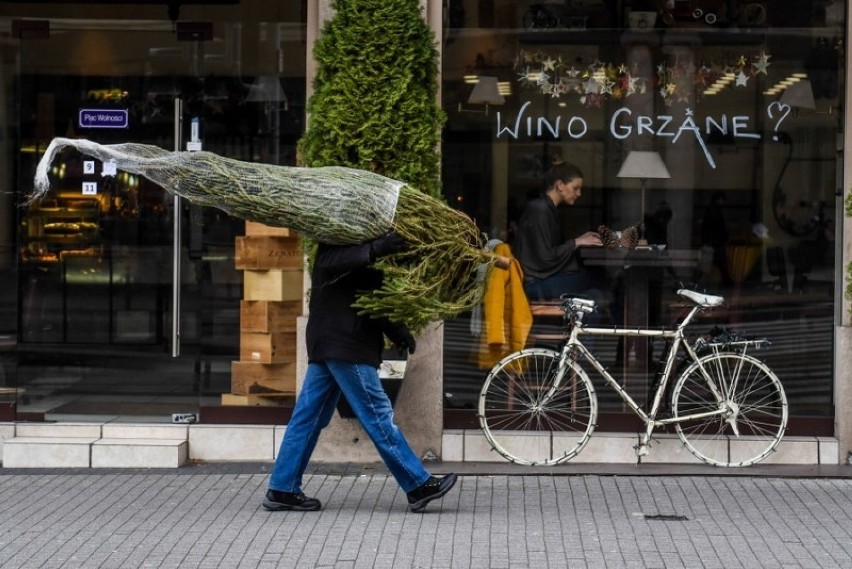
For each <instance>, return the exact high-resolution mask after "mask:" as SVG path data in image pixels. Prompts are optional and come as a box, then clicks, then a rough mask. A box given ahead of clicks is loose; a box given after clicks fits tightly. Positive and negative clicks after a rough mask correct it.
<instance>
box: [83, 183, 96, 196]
mask: <svg viewBox="0 0 852 569" xmlns="http://www.w3.org/2000/svg"><path fill="white" fill-rule="evenodd" d="M83 195H84V196H96V195H98V183H97V182H83Z"/></svg>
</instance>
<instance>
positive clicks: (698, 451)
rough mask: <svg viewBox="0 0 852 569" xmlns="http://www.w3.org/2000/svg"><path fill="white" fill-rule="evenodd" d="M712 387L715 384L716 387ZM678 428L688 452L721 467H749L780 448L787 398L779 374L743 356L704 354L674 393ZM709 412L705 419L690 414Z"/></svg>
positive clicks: (785, 421)
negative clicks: (777, 375) (776, 448)
mask: <svg viewBox="0 0 852 569" xmlns="http://www.w3.org/2000/svg"><path fill="white" fill-rule="evenodd" d="M711 385H712V387H711ZM672 409H673V412H674V417H675V418H677V419H680V421H679V422H677V423H675V430H676V431H677V434H678V436H680V438H681V440H682V441H683V443H684V444H685V445H686V448H687V449H689V452H691V453H692V454H694V455H695V456H697V457H698V458H699V459H701V460H703V461H704V462H707V463H709V464H713V465H716V466H748V465H750V464H754V463H755V462H758V461H760V460H763V459H764V458H766V457H767V456H768V455H769V453H771V452H772V451H773V450H775V447H776V446H778V442H779V441H780V440H781V437H782V436H784V431H785V429H786V428H787V397H786V395H785V394H784V388H783V387H782V386H781V382H780V381H779V380H778V378H777V377H776V376H775V374H774V373H772V371H771V370H770V369H769V368H768V367H767V366H766V365H765V364H764V363H762V362H760V361H759V360H757V359H755V358H753V357H751V356H746V355H743V354H736V353H719V354H709V355H706V356H703V357H701V358H699V359H698V360H697V361H695V362H694V363H693V364H692V365H690V366H689V367H688V368H687V369H686V371H685V372H683V374H682V375H681V376H680V378H679V379H678V381H677V384H676V385H675V388H674V391H673V393H672ZM700 414H705V416H704V417H696V418H692V419H691V418H690V417H691V416H695V415H700Z"/></svg>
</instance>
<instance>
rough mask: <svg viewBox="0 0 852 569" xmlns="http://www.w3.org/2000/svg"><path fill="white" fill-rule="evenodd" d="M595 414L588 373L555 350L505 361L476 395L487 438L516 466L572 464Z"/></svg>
mask: <svg viewBox="0 0 852 569" xmlns="http://www.w3.org/2000/svg"><path fill="white" fill-rule="evenodd" d="M560 366H562V367H563V370H562V373H560ZM597 412H598V405H597V398H596V396H595V390H594V387H593V386H592V382H591V381H589V377H588V375H586V372H585V371H583V369H582V368H581V367H580V366H579V365H577V363H576V362H573V361H570V360H568V359H567V358H566V359H565V360H564V361H563V360H562V357H561V354H560V353H559V352H555V351H553V350H547V349H542V348H531V349H526V350H521V351H519V352H516V353H514V354H511V355H509V356H507V357H505V358H503V359H502V360H501V361H499V362H498V363H497V364H496V365H495V366H494V367H493V368H492V369H491V371H490V372H489V373H488V377H487V378H486V379H485V384H484V385H483V386H482V391H481V392H480V394H479V414H478V416H479V425H480V426H481V427H482V432H483V433H484V434H485V438H486V439H487V440H488V442H489V443H490V444H491V447H492V448H493V449H494V450H495V451H497V452H498V453H500V454H501V455H502V456H503V457H504V458H506V459H507V460H509V461H511V462H515V463H519V464H529V465H547V466H550V465H554V464H559V463H561V462H565V461H566V460H570V459H571V458H573V457H574V456H576V455H577V453H579V452H580V451H581V450H582V449H583V447H584V446H586V443H587V442H588V441H589V437H590V436H591V434H592V431H593V430H594V427H595V420H596V418H597Z"/></svg>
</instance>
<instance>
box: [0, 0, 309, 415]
mask: <svg viewBox="0 0 852 569" xmlns="http://www.w3.org/2000/svg"><path fill="white" fill-rule="evenodd" d="M296 15H297V16H298V14H296ZM198 29H200V30H201V32H200V35H196V36H193V35H192V34H190V35H189V36H186V35H182V34H181V33H180V28H178V29H177V30H176V29H175V26H174V25H173V24H172V23H170V22H167V21H117V20H109V21H93V20H58V21H57V20H54V21H52V22H51V25H50V33H49V36H47V37H38V38H31V39H27V38H24V39H22V40H21V42H20V46H19V51H18V55H19V58H20V63H19V71H18V75H17V76H16V84H15V86H14V87H15V88H14V93H15V97H16V99H15V102H16V105H17V109H18V116H20V117H21V120H20V125H19V128H20V141H21V142H20V146H19V148H17V152H16V155H15V166H16V171H17V184H18V187H17V188H16V193H18V195H19V196H20V197H21V198H22V199H23V198H24V197H25V195H26V194H27V193H28V192H29V191H30V188H31V187H32V178H33V175H34V173H35V166H36V164H37V162H38V160H39V159H40V158H41V155H42V153H43V151H44V149H45V148H46V146H47V144H48V143H49V142H50V140H51V139H52V138H53V137H56V136H65V137H72V138H75V137H80V138H87V139H90V140H93V141H96V142H99V143H103V144H114V143H123V142H136V143H144V144H152V145H157V146H159V147H161V148H166V149H169V150H171V149H174V145H175V142H174V131H175V113H174V109H175V100H176V99H180V100H181V101H182V102H183V107H182V108H183V113H182V115H181V120H182V124H183V127H182V132H181V135H182V137H183V140H184V141H186V140H188V139H189V136H190V124H191V122H192V120H193V119H197V120H198V122H199V125H200V135H201V136H200V138H201V141H202V144H203V149H204V150H209V151H212V152H215V153H218V154H221V155H224V156H229V157H233V158H237V159H241V160H247V161H262V162H270V163H277V164H290V165H292V164H294V162H295V142H296V140H297V139H298V137H299V135H300V133H301V130H302V128H303V126H302V116H303V113H304V111H303V108H304V99H305V86H304V60H305V58H304V26H303V24H302V23H301V22H299V21H298V20H297V21H293V22H290V23H282V22H261V23H258V22H251V23H241V22H239V21H233V20H229V21H227V22H226V21H222V22H213V23H211V24H209V27H202V28H198ZM176 31H177V33H176ZM244 54H245V55H244ZM81 109H96V110H104V109H110V110H121V111H126V112H127V124H126V126H125V127H124V128H98V127H97V126H96V127H92V125H89V124H81V119H80V118H79V115H80V111H81ZM101 126H102V125H101ZM89 161H91V162H93V165H88V164H87V162H89ZM102 170H103V164H101V163H100V162H99V161H96V160H92V159H91V158H90V157H86V156H81V155H79V154H77V153H74V152H65V153H63V154H61V155H60V156H59V157H58V158H57V159H56V160H55V161H54V163H53V168H52V171H51V180H52V190H51V192H50V194H49V195H48V196H47V197H46V198H45V199H44V200H41V201H40V202H38V203H34V204H31V205H29V206H26V207H22V208H20V210H19V213H18V216H19V217H18V219H17V222H16V223H15V225H16V226H17V239H18V248H17V249H18V251H17V254H18V262H19V267H20V276H19V279H18V283H19V314H18V321H19V331H20V332H19V336H18V346H17V351H18V357H17V360H18V366H17V377H16V378H15V386H16V387H17V398H18V399H17V402H18V412H19V416H24V417H30V418H44V419H46V420H77V419H80V420H91V419H96V420H103V419H107V420H132V421H139V420H146V421H170V420H171V415H172V413H191V412H197V411H198V410H199V408H200V406H202V405H217V404H220V402H221V400H222V395H223V394H227V393H230V392H231V387H232V386H231V363H232V362H233V361H235V360H239V359H240V355H239V352H240V300H241V298H242V292H243V291H242V273H241V272H240V271H237V270H236V268H235V255H234V251H235V237H236V236H238V235H242V234H244V231H245V228H244V225H245V224H244V222H243V221H242V220H238V219H235V218H232V217H230V216H228V215H226V214H224V213H223V212H221V211H219V210H215V209H212V208H202V207H197V206H193V205H191V204H189V203H187V202H186V201H185V200H184V201H183V202H182V205H181V208H180V210H179V211H178V212H177V213H176V212H175V209H174V199H173V197H172V196H171V195H170V194H168V193H167V192H166V191H164V190H163V189H162V188H160V187H159V186H157V185H155V184H153V183H152V182H150V181H148V180H146V179H145V178H141V177H138V176H134V175H131V174H128V173H126V172H121V171H119V172H117V175H115V176H114V177H113V176H107V177H104V176H102ZM84 183H87V184H90V183H96V184H97V190H96V193H91V194H90V193H88V192H86V193H84V192H83V184H84ZM175 215H179V216H180V217H181V219H182V227H183V229H182V239H181V243H180V246H179V250H178V251H177V252H175V251H174V247H173V236H174V233H173V228H174V216H175ZM175 254H177V256H178V257H179V259H180V262H181V277H180V280H181V282H180V292H181V304H180V312H179V318H180V356H179V357H173V356H172V346H173V342H172V318H173V316H172V315H173V303H172V268H173V259H174V256H175Z"/></svg>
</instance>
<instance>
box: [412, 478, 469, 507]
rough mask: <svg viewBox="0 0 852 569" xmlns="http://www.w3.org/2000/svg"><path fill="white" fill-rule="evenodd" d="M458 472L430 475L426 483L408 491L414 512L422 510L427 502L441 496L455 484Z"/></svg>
mask: <svg viewBox="0 0 852 569" xmlns="http://www.w3.org/2000/svg"><path fill="white" fill-rule="evenodd" d="M456 480H458V475H457V474H447V475H446V476H444V477H442V478H435V477H434V476H430V477H429V480H427V481H426V483H425V484H423V485H422V486H420V487H419V488H416V489H414V490H412V491H411V492H409V493H408V507H409V508H411V511H412V512H421V511H423V509H424V508H425V507H426V504H428V503H429V502H431V501H432V500H437V499H438V498H441V497H443V496H444V494H446V493H447V492H449V491H450V489H451V488H452V487H453V486H455V483H456Z"/></svg>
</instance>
